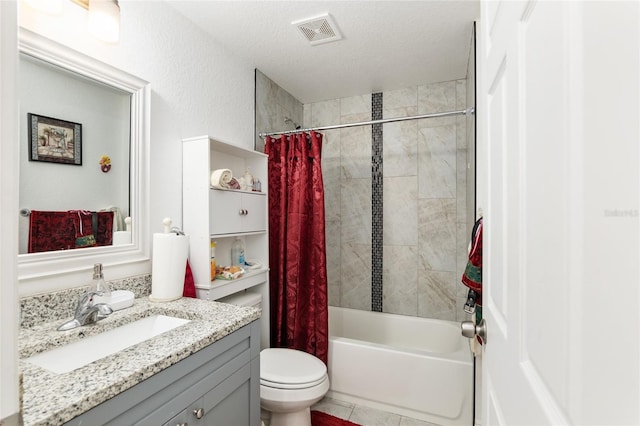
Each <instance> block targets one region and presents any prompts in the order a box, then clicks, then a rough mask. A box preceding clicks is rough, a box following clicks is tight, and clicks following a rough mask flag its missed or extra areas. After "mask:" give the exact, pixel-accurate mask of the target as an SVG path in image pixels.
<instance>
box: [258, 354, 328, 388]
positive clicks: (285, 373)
mask: <svg viewBox="0 0 640 426" xmlns="http://www.w3.org/2000/svg"><path fill="white" fill-rule="evenodd" d="M327 379H328V376H327V366H326V365H324V363H323V362H322V361H320V360H319V359H318V358H316V357H314V356H313V355H310V354H308V353H306V352H303V351H299V350H296V349H285V348H269V349H264V350H262V351H261V352H260V384H261V385H262V386H268V387H270V388H276V389H304V388H310V387H313V386H317V385H319V384H321V383H322V382H324V381H325V380H327Z"/></svg>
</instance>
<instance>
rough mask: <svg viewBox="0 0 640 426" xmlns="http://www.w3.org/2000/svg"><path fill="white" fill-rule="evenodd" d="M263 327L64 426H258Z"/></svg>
mask: <svg viewBox="0 0 640 426" xmlns="http://www.w3.org/2000/svg"><path fill="white" fill-rule="evenodd" d="M260 322H261V320H256V321H254V322H252V323H250V324H249V325H246V326H244V327H242V328H241V329H239V330H237V331H235V332H233V333H231V334H229V335H227V336H226V337H224V338H222V339H221V340H219V341H217V342H215V343H213V344H211V345H209V346H207V347H206V348H204V349H202V350H200V351H198V352H196V353H194V354H193V355H191V356H189V357H187V358H185V359H183V360H181V361H179V362H178V363H176V364H174V365H173V366H171V367H169V368H167V369H165V370H162V371H161V372H159V373H157V374H155V375H153V376H151V377H150V378H148V379H146V380H144V381H143V382H140V383H138V384H137V385H135V386H133V387H132V388H130V389H128V390H126V391H124V392H121V393H119V394H118V395H116V396H114V397H113V398H111V399H109V400H107V401H105V402H103V403H102V404H100V405H98V406H96V407H94V408H92V409H91V410H89V411H87V412H85V413H84V414H82V415H80V416H78V417H76V418H74V419H72V420H71V421H69V422H68V423H66V424H67V425H94V424H102V425H124V424H127V425H140V426H145V425H149V426H158V425H171V426H175V425H180V424H188V425H190V426H193V425H203V426H205V425H214V424H220V425H226V426H234V425H250V426H258V425H259V424H260V356H259V355H260V328H261V326H260Z"/></svg>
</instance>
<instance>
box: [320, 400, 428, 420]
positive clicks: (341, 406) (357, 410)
mask: <svg viewBox="0 0 640 426" xmlns="http://www.w3.org/2000/svg"><path fill="white" fill-rule="evenodd" d="M311 409H312V410H318V411H322V412H324V413H327V414H331V415H332V416H335V417H340V418H341V419H345V420H349V421H351V422H353V423H357V424H359V425H362V426H438V425H436V424H435V423H429V422H425V421H423V420H416V419H412V418H410V417H405V416H401V415H399V414H394V413H389V412H386V411H381V410H376V409H375V408H369V407H364V406H361V405H355V404H352V403H350V402H345V401H340V400H337V399H332V398H329V397H325V398H324V399H322V400H321V401H320V402H318V403H317V404H315V405H314V406H313V407H311Z"/></svg>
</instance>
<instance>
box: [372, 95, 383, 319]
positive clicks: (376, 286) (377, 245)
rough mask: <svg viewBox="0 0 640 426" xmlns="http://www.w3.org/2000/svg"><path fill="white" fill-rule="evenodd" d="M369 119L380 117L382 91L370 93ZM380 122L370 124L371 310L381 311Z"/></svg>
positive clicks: (381, 181)
mask: <svg viewBox="0 0 640 426" xmlns="http://www.w3.org/2000/svg"><path fill="white" fill-rule="evenodd" d="M371 119H372V120H381V119H382V93H381V92H380V93H372V94H371ZM382 141H383V139H382V124H373V125H372V126H371V310H372V311H374V312H382V280H383V271H382V260H383V259H382V257H383V256H382V252H383V236H382V235H383V233H382V219H383V214H382V209H383V204H382V199H383V179H382V178H383V173H382Z"/></svg>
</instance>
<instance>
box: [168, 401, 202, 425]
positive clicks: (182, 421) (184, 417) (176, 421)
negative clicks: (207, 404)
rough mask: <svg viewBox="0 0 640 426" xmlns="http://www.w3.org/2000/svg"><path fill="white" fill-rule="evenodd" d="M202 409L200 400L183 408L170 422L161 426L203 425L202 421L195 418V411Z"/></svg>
mask: <svg viewBox="0 0 640 426" xmlns="http://www.w3.org/2000/svg"><path fill="white" fill-rule="evenodd" d="M199 409H202V398H200V399H198V400H197V401H196V402H194V403H193V404H191V406H189V407H187V408H185V409H184V410H183V411H181V412H180V413H178V414H177V415H176V416H175V417H173V418H172V419H171V420H169V421H168V422H166V423H165V424H164V425H163V426H185V425H188V426H199V425H204V424H205V423H203V422H202V419H198V418H197V417H196V412H197V410H199Z"/></svg>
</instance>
